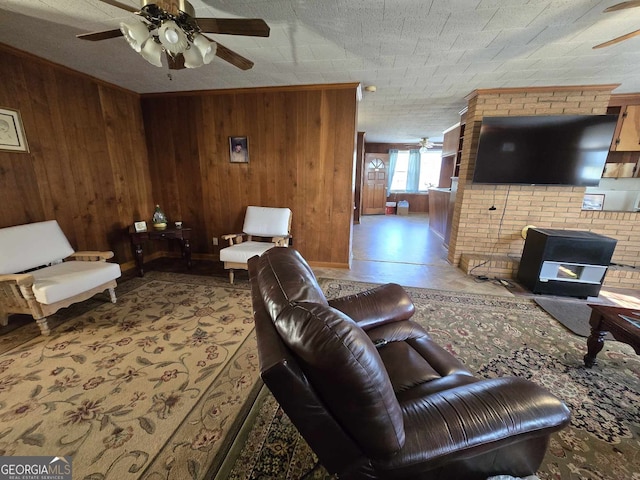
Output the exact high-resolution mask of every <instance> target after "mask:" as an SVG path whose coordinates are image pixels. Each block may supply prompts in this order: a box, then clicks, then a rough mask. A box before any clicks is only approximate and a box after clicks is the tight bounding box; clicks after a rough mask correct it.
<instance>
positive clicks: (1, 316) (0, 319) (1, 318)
mask: <svg viewBox="0 0 640 480" xmlns="http://www.w3.org/2000/svg"><path fill="white" fill-rule="evenodd" d="M0 325H2V326H3V327H6V326H7V325H9V315H8V314H7V313H0Z"/></svg>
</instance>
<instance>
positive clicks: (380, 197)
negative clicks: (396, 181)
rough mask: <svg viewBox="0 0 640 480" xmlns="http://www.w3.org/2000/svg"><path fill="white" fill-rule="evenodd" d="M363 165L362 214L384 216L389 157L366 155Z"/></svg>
mask: <svg viewBox="0 0 640 480" xmlns="http://www.w3.org/2000/svg"><path fill="white" fill-rule="evenodd" d="M364 163H365V166H364V175H363V176H364V182H363V188H362V214H363V215H384V213H385V206H386V203H387V172H388V165H389V155H388V154H387V155H385V154H377V153H367V154H366V155H365V162H364Z"/></svg>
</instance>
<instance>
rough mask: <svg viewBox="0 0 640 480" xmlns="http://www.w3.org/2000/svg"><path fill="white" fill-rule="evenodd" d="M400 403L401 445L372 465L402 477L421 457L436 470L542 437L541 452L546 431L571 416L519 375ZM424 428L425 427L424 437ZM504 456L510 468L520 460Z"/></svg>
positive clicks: (564, 408)
mask: <svg viewBox="0 0 640 480" xmlns="http://www.w3.org/2000/svg"><path fill="white" fill-rule="evenodd" d="M401 408H402V410H403V412H404V424H405V429H408V430H407V439H408V440H407V443H405V448H404V449H403V451H402V453H401V454H399V455H397V456H395V457H393V458H391V459H384V460H379V461H378V460H376V461H374V464H375V465H376V466H377V467H379V468H380V469H381V470H393V472H394V474H397V475H399V476H402V475H400V474H401V473H402V474H404V475H405V477H406V478H410V477H411V476H412V474H413V473H417V472H419V471H420V470H419V469H418V470H417V471H415V472H414V469H415V468H416V466H419V465H420V464H421V463H423V462H428V463H430V464H431V465H432V466H433V467H434V469H435V468H436V467H438V466H439V465H446V464H450V462H452V461H455V460H457V459H464V458H470V457H473V456H475V455H478V454H480V453H482V452H485V451H486V450H487V449H490V448H496V446H500V445H502V446H503V447H508V446H509V445H515V444H517V443H519V442H523V441H526V440H528V439H533V438H540V439H541V440H542V444H543V446H544V448H542V449H540V451H539V452H537V453H538V454H540V455H543V454H544V449H545V448H546V438H548V435H549V434H551V433H552V432H555V431H558V430H560V429H562V428H564V427H565V426H566V425H567V424H568V423H569V421H570V419H571V414H570V412H569V409H568V408H567V407H566V405H564V404H563V403H562V401H561V400H559V399H558V398H557V397H555V396H554V395H552V394H551V393H550V392H549V391H547V390H546V389H545V388H543V387H541V386H539V385H537V384H536V383H534V382H531V381H529V380H526V379H524V378H518V377H501V378H492V379H484V380H480V381H478V382H476V383H473V384H470V385H463V386H459V387H455V388H452V389H448V390H444V391H440V392H437V393H434V394H431V395H426V396H424V397H422V398H416V399H413V400H410V401H408V402H403V403H401ZM416 432H420V433H421V435H417V434H416ZM424 432H429V435H428V439H429V441H428V442H427V441H425V440H424V438H423V437H424ZM530 454H531V455H532V457H533V456H534V455H533V452H530ZM505 458H506V459H505ZM505 458H503V461H504V462H509V461H512V462H513V465H510V466H507V465H504V467H505V469H506V470H512V471H516V470H515V468H516V466H521V465H520V464H521V463H522V461H523V460H522V459H521V458H518V455H515V454H514V455H513V458H511V459H509V458H507V457H505ZM525 460H526V459H525ZM530 462H531V465H532V469H533V472H535V468H536V467H537V463H538V462H537V460H535V461H534V459H533V458H532V459H530ZM445 468H446V467H445ZM533 472H531V473H533ZM438 478H440V477H438Z"/></svg>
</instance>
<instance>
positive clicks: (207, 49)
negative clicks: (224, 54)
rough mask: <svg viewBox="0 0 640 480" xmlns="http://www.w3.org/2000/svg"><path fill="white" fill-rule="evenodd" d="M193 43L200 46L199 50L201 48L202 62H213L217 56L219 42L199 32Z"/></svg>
mask: <svg viewBox="0 0 640 480" xmlns="http://www.w3.org/2000/svg"><path fill="white" fill-rule="evenodd" d="M193 44H194V45H195V46H196V47H198V50H200V54H201V55H202V62H203V63H205V64H209V63H211V60H213V57H215V56H216V50H217V49H218V44H217V43H216V42H212V41H210V40H209V39H208V38H207V37H205V36H204V35H200V34H199V33H198V34H196V35H194V36H193Z"/></svg>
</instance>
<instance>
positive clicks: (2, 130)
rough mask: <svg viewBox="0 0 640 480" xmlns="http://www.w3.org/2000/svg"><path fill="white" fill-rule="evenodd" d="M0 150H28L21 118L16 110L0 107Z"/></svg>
mask: <svg viewBox="0 0 640 480" xmlns="http://www.w3.org/2000/svg"><path fill="white" fill-rule="evenodd" d="M0 151H4V152H28V151H29V146H28V145H27V138H26V137H25V135H24V128H23V127H22V119H21V118H20V112H19V111H18V110H11V109H9V108H0Z"/></svg>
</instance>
